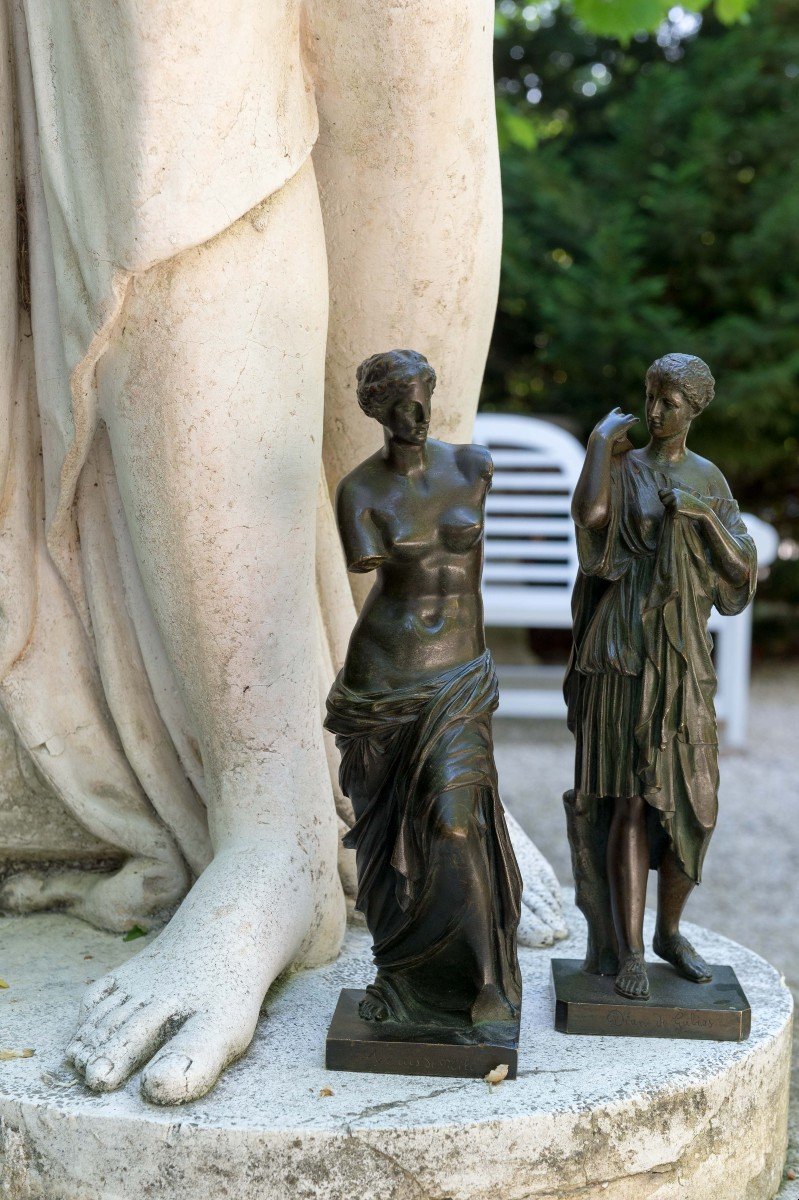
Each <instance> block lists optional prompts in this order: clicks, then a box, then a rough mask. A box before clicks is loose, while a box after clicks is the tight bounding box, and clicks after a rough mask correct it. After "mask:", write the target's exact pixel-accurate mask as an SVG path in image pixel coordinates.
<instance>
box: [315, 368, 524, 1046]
mask: <svg viewBox="0 0 799 1200" xmlns="http://www.w3.org/2000/svg"><path fill="white" fill-rule="evenodd" d="M358 381H359V388H358V399H359V401H360V403H361V406H362V408H363V409H364V411H365V412H367V414H368V415H370V416H374V417H376V419H378V420H379V421H380V422H381V424H382V425H383V426H384V429H385V446H384V449H383V450H382V451H380V452H379V453H377V454H374V455H372V457H371V458H368V459H367V460H366V461H365V462H363V463H361V465H360V466H358V467H357V468H356V469H355V470H354V471H352V472H351V473H350V475H348V476H347V477H346V478H345V479H344V480H343V481H342V483H341V484H340V486H339V489H338V494H337V498H336V513H337V519H338V524H339V530H340V533H341V538H342V542H343V545H344V550H345V553H346V558H347V563H348V566H349V569H350V570H351V571H357V572H366V571H375V572H376V580H375V584H374V587H373V588H372V591H371V593H370V595H369V597H368V599H367V601H366V603H365V605H364V608H363V611H362V613H361V617H360V619H359V621H358V623H357V625H356V627H355V629H354V631H353V634H352V638H351V640H350V645H349V650H348V653H347V660H346V663H345V666H344V669H343V671H342V672H341V674H340V675H339V678H338V679H337V680H336V683H335V684H334V686H333V689H332V690H331V693H330V696H329V698H328V718H327V727H328V728H329V729H332V730H333V732H334V733H335V734H336V740H337V744H338V746H339V749H340V751H341V754H342V763H341V785H342V790H343V791H344V792H345V794H346V795H347V796H349V798H350V799H351V800H352V803H353V808H354V811H355V816H356V823H355V825H354V827H353V829H352V830H351V832H350V834H349V835H348V837H347V839H346V841H347V844H348V845H352V846H354V847H355V849H356V851H357V860H358V906H359V908H361V910H362V911H363V912H364V914H365V916H366V921H367V924H368V926H369V929H370V931H371V933H372V936H373V939H374V957H375V963H376V965H377V978H376V979H375V981H374V983H373V984H372V985H371V986H370V988H369V989H368V993H367V996H366V998H365V1000H364V1001H363V1002H362V1004H361V1010H360V1011H361V1016H362V1017H364V1018H365V1019H367V1020H389V1019H390V1020H395V1021H400V1022H403V1021H404V1022H407V1023H410V1024H414V1023H415V1024H419V1023H422V1024H429V1023H434V1024H443V1025H448V1026H451V1027H457V1028H475V1027H479V1026H480V1025H485V1024H486V1023H494V1022H497V1021H503V1022H505V1021H513V1020H515V1019H516V1017H517V1015H518V1009H519V1003H520V997H521V991H520V979H519V970H518V962H517V959H516V929H517V925H518V920H519V911H520V902H521V880H520V876H519V872H518V868H517V866H516V861H515V858H514V855H513V850H512V848H511V845H510V840H509V837H508V832H507V828H506V825H505V819H504V814H503V811H502V806H501V804H500V801H499V795H498V789H497V782H496V771H495V768H494V760H493V747H492V743H491V714H492V712H493V711H494V709H495V708H496V704H497V695H498V693H497V684H496V676H495V673H494V668H493V663H492V661H491V656H490V654H489V653H488V652H487V650H486V645H485V635H484V630H483V606H482V599H481V595H480V576H481V571H482V561H483V525H484V510H485V498H486V494H487V492H488V489H489V486H490V482H491V474H492V464H491V458H490V455H489V454H488V452H487V451H486V450H484V449H483V448H481V447H477V446H452V445H449V444H448V443H446V442H439V441H435V440H433V439H428V436H427V431H428V427H429V424H430V397H431V394H432V390H433V386H434V383H435V374H434V372H433V370H432V368H431V367H430V365H429V363H428V362H427V360H426V359H424V358H423V357H422V356H421V355H419V354H416V353H415V352H413V351H391V352H389V353H388V354H382V355H375V356H373V358H371V359H368V360H367V361H366V362H365V363H364V364H362V366H361V367H360V369H359V371H358Z"/></svg>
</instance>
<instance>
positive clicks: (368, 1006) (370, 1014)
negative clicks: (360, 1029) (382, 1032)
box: [358, 987, 391, 1021]
mask: <svg viewBox="0 0 799 1200" xmlns="http://www.w3.org/2000/svg"><path fill="white" fill-rule="evenodd" d="M358 1015H359V1016H360V1018H361V1020H363V1021H387V1020H388V1018H389V1017H390V1016H391V1013H390V1012H389V1008H388V1005H387V1004H386V1002H385V1000H383V998H382V997H381V996H379V995H378V993H377V992H376V991H373V989H372V988H370V987H369V988H367V989H366V995H365V996H364V998H363V1000H361V1002H360V1004H359V1005H358Z"/></svg>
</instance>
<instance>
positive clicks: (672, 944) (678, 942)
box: [652, 933, 713, 983]
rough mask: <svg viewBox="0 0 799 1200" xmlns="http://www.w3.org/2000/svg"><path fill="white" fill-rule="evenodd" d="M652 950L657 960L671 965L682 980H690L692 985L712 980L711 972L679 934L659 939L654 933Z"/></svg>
mask: <svg viewBox="0 0 799 1200" xmlns="http://www.w3.org/2000/svg"><path fill="white" fill-rule="evenodd" d="M652 949H653V950H654V952H655V954H657V956H658V958H662V959H663V960H664V961H665V962H667V963H671V965H672V966H673V967H674V968H675V969H676V970H677V971H678V972H679V974H680V975H682V976H683V978H685V979H690V980H691V981H692V982H693V983H709V982H710V980H711V979H712V978H713V972H712V971H711V969H710V967H709V966H708V964H707V963H706V962H705V960H704V959H703V958H702V955H701V954H699V953H698V951H696V950H695V949H694V947H693V946H692V945H691V943H690V942H689V941H688V939H687V938H685V937H683V935H682V934H681V933H675V934H673V935H672V936H671V937H661V936H660V935H659V934H657V933H656V934H655V937H654V939H653V942H652Z"/></svg>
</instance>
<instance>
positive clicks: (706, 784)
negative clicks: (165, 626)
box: [564, 354, 757, 1036]
mask: <svg viewBox="0 0 799 1200" xmlns="http://www.w3.org/2000/svg"><path fill="white" fill-rule="evenodd" d="M714 387H715V385H714V380H713V376H712V375H711V373H710V370H709V368H708V367H707V366H706V364H705V363H704V362H702V360H701V359H698V358H695V357H693V356H691V355H685V354H668V355H666V356H665V357H664V358H660V359H658V360H657V361H656V362H654V363H653V364H652V366H651V367H650V368H649V371H648V372H647V376H646V420H647V425H648V427H649V434H650V440H649V442H648V444H647V445H646V446H645V447H643V449H640V450H636V449H633V448H632V447H631V445H630V442H629V440H628V436H627V434H628V430H629V429H630V427H631V426H632V425H633V424H634V422H635V421H636V418H635V417H633V416H628V415H626V414H625V413H623V412H621V410H620V409H615V410H614V411H613V412H611V413H609V414H608V415H607V416H606V417H605V418H604V419H603V420H602V421H600V422H599V424H598V425H597V426H596V428H595V430H594V431H593V433H592V434H591V438H590V440H589V445H588V450H587V453H586V459H585V465H584V467H583V471H582V474H581V476H580V479H579V482H578V484H577V487H576V489H575V493H574V499H573V504H572V515H573V517H574V521H575V524H576V526H577V545H578V553H579V559H580V571H579V574H578V578H577V582H576V585H575V589H574V596H573V600H572V613H573V619H574V645H573V650H572V656H571V661H570V663H569V668H568V671H567V675H566V682H565V695H566V701H567V704H568V712H569V728H570V729H571V730H572V732H573V733H574V735H575V738H576V764H575V783H574V788H573V789H572V790H571V791H569V792H567V793H566V795H565V797H564V800H565V805H566V814H567V822H568V830H569V841H570V844H571V850H572V862H573V867H574V875H575V880H576V886H577V903H578V905H579V906H580V908H581V909H582V910H583V913H584V914H585V917H586V920H587V922H588V952H587V956H586V960H585V963H584V964H583V969H584V970H585V971H586V972H590V973H594V974H599V975H614V976H615V990H616V992H617V993H619V994H620V995H622V996H625V997H627V998H629V999H630V1000H637V1001H645V1000H647V999H648V998H649V996H650V981H649V974H648V971H647V966H646V963H645V959H644V941H643V918H644V904H645V899H646V885H647V878H648V872H649V870H650V868H652V869H655V870H657V872H658V909H657V924H656V930H655V937H654V942H653V949H654V951H655V954H657V955H658V957H660V958H662V959H664V960H665V961H666V962H667V963H670V964H671V965H672V967H673V968H674V969H675V970H676V971H677V972H678V973H679V974H680V975H681V976H682V977H683V978H684V979H686V980H689V981H691V982H692V983H695V984H700V983H707V982H709V981H710V979H711V978H712V974H713V972H712V969H711V968H710V967H709V966H708V964H707V963H706V962H705V961H704V960H703V959H702V957H701V955H699V954H698V953H697V951H696V950H695V949H694V947H693V946H692V945H691V943H690V942H689V941H688V940H687V938H685V936H684V935H683V934H682V933H681V931H680V920H681V917H682V913H683V909H684V908H685V904H686V901H687V900H688V897H689V896H690V894H691V892H692V890H693V888H694V887H695V885H696V884H697V883H699V881H700V879H701V873H702V863H703V861H704V857H705V853H706V851H707V847H708V842H709V840H710V836H711V834H712V832H713V829H714V826H715V824H716V814H717V809H718V801H717V792H718V744H717V740H718V739H717V731H716V715H715V709H714V704H713V697H714V693H715V687H716V676H715V672H714V668H713V662H712V658H711V649H712V642H711V639H710V637H709V635H708V630H707V623H708V617H709V615H710V611H711V608H712V607H713V606H714V605H715V607H716V608H717V609H718V610H719V611H720V612H722V613H725V614H733V613H739V612H741V611H742V610H743V609H744V608H745V607H746V605H747V604H748V603H749V602H750V600H751V599H752V594H753V592H754V587H755V578H756V572H757V560H756V553H755V547H754V543H753V542H752V539H751V538H750V537H749V535H748V534H747V531H746V526H745V525H744V523H743V521H742V519H741V515H740V513H739V511H738V506H737V504H736V503H735V501H734V500H733V498H732V496H731V494H730V489H729V487H728V486H727V482H726V480H725V479H724V477H723V475H722V474H721V472H720V471H719V470H718V468H717V467H715V466H714V465H713V463H711V462H708V461H707V459H704V458H700V457H699V455H697V454H694V453H693V452H692V451H690V450H689V449H688V448H687V446H686V438H687V435H688V430H689V428H690V426H691V422H692V421H693V420H694V418H695V417H696V416H697V415H698V414H699V413H700V412H701V411H702V410H703V409H704V408H705V407H706V405H707V404H709V403H710V401H711V400H712V398H713V394H714ZM602 1031H603V1032H607V1030H606V1029H605V1030H602ZM594 1032H600V1029H596V1030H594ZM673 1036H682V1035H681V1033H680V1032H679V1030H678V1029H677V1028H676V1027H675V1028H674V1030H673Z"/></svg>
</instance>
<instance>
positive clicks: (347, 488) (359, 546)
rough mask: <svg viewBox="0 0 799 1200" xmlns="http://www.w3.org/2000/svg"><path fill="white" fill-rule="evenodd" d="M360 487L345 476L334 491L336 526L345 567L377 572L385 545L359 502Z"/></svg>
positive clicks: (356, 570) (365, 508)
mask: <svg viewBox="0 0 799 1200" xmlns="http://www.w3.org/2000/svg"><path fill="white" fill-rule="evenodd" d="M358 491H359V489H358V488H357V487H356V486H354V485H353V483H352V482H351V481H349V480H347V479H345V480H343V481H342V483H341V484H339V487H338V490H337V492H336V524H337V525H338V531H339V535H340V537H341V544H342V546H343V547H344V556H345V558H346V560H347V570H348V571H351V572H352V573H353V574H355V575H364V574H366V573H367V572H369V571H376V570H377V568H378V567H379V566H381V565H382V563H383V562H384V561H385V557H386V554H385V547H384V546H383V540H382V538H381V536H380V532H379V530H378V529H377V526H376V525H375V522H374V520H373V518H372V514H371V512H370V510H369V508H368V507H367V506H365V505H364V504H362V503H361V502H360V501H361V497H359V495H358Z"/></svg>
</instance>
